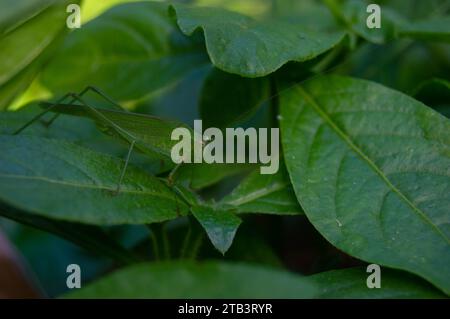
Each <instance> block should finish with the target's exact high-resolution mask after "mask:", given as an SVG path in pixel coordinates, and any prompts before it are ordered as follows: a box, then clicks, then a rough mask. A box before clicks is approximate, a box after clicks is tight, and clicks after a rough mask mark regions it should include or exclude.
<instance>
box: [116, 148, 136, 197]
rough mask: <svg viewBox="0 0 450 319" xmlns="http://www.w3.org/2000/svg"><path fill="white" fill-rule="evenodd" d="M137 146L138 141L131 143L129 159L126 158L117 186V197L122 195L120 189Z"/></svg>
mask: <svg viewBox="0 0 450 319" xmlns="http://www.w3.org/2000/svg"><path fill="white" fill-rule="evenodd" d="M135 144H136V141H132V142H131V143H130V148H129V149H128V153H127V157H126V158H125V164H124V166H123V168H122V172H121V173H120V178H119V183H118V184H117V188H116V191H115V193H114V194H115V195H118V194H119V193H120V187H121V186H122V182H123V178H124V177H125V173H126V171H127V167H128V163H129V161H130V158H131V153H132V152H133V148H134V145H135Z"/></svg>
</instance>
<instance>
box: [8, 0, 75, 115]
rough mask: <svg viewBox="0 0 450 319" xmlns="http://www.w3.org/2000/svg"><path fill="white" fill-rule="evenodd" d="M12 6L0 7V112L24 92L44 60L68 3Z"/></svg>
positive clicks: (61, 25) (18, 3) (61, 28)
mask: <svg viewBox="0 0 450 319" xmlns="http://www.w3.org/2000/svg"><path fill="white" fill-rule="evenodd" d="M12 2H13V3H9V1H8V2H7V3H6V4H3V5H1V7H0V12H2V13H1V15H0V47H1V48H2V49H1V51H0V109H4V108H6V107H8V106H9V103H10V102H11V101H12V100H13V99H14V98H15V97H16V96H17V95H18V94H19V93H20V92H22V91H23V90H24V89H26V88H27V86H28V85H29V84H30V83H31V81H32V80H33V78H34V77H35V76H36V74H37V72H38V70H39V69H40V68H41V66H42V64H43V63H44V62H45V61H46V60H47V58H48V53H49V51H51V50H52V48H53V47H54V43H55V42H56V41H57V40H58V38H59V37H60V35H61V34H62V32H63V31H64V30H66V29H65V19H66V10H65V5H67V4H68V3H69V2H68V1H43V2H41V3H37V1H32V2H29V3H25V1H12ZM76 2H77V1H75V2H74V3H76ZM3 12H5V13H3Z"/></svg>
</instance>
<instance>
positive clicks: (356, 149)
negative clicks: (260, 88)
mask: <svg viewBox="0 0 450 319" xmlns="http://www.w3.org/2000/svg"><path fill="white" fill-rule="evenodd" d="M297 88H298V91H299V93H300V94H301V95H302V96H303V97H304V99H305V100H306V101H307V102H308V103H309V104H310V105H311V106H312V107H313V108H314V110H315V111H316V112H317V113H318V114H319V116H320V117H321V118H322V119H323V120H324V121H325V122H326V123H327V124H328V125H329V126H330V127H331V128H332V129H333V130H334V131H335V132H336V134H338V136H340V137H341V138H342V139H343V140H344V141H345V142H346V143H347V144H348V146H349V147H350V148H351V149H352V150H353V151H354V152H355V153H357V154H358V155H359V156H360V157H361V158H362V159H363V160H364V161H365V162H366V163H367V164H368V165H369V166H370V168H372V169H373V170H374V171H375V173H377V174H378V175H379V176H380V178H381V179H382V180H383V181H384V182H385V183H386V184H387V185H388V187H389V188H390V189H391V190H392V191H393V192H394V193H396V194H397V195H398V196H399V197H400V198H401V199H402V200H403V201H405V202H406V203H407V204H408V205H409V206H410V207H411V208H412V210H413V211H414V212H416V214H418V215H419V217H421V218H422V219H423V220H424V221H425V222H426V223H428V224H429V225H430V226H431V228H432V229H433V230H434V231H435V232H437V233H438V234H439V235H440V236H441V237H443V238H444V240H445V241H446V242H447V244H450V239H449V238H447V237H446V236H445V235H444V233H442V231H441V230H440V229H439V228H438V227H437V226H436V225H434V224H433V222H432V221H431V220H430V219H429V218H428V216H427V215H426V214H425V213H424V212H423V211H422V210H420V209H419V208H418V207H416V206H415V205H414V204H413V202H412V201H411V200H409V199H408V198H407V197H406V196H405V195H404V194H403V193H402V192H401V191H400V190H399V189H398V188H397V187H395V185H394V184H392V182H391V181H390V180H389V179H388V178H387V176H385V175H384V173H383V171H382V170H381V169H380V168H379V167H378V166H377V165H376V164H375V163H374V162H373V161H372V160H371V159H370V158H369V157H368V156H367V155H366V154H365V153H364V152H363V151H362V150H361V149H360V148H359V147H358V146H357V145H356V144H355V143H354V142H353V141H352V140H351V139H350V137H349V136H347V135H346V134H345V133H344V131H343V130H342V129H341V128H340V127H339V126H338V125H337V124H336V123H334V122H333V120H332V119H331V118H330V117H329V116H328V114H327V113H326V112H325V111H324V110H323V109H322V108H321V107H320V105H319V104H318V103H317V102H316V100H315V99H314V98H313V96H312V95H311V94H310V93H308V91H307V90H306V89H305V88H303V87H302V86H300V85H299V86H298V87H297Z"/></svg>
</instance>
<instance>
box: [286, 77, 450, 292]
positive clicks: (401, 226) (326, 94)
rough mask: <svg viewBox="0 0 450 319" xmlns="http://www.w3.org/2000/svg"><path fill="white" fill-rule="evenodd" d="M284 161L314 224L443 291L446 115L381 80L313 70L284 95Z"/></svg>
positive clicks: (349, 248)
mask: <svg viewBox="0 0 450 319" xmlns="http://www.w3.org/2000/svg"><path fill="white" fill-rule="evenodd" d="M280 107H281V115H282V120H281V121H280V126H281V134H282V145H283V149H284V155H285V157H284V158H285V162H286V166H287V169H288V172H289V175H290V177H291V180H292V183H293V186H294V190H295V193H296V195H297V198H298V200H299V202H300V204H301V206H302V207H303V209H304V210H305V213H306V215H307V217H308V218H309V220H310V221H311V222H312V224H313V225H314V226H315V227H316V228H317V229H318V230H319V232H320V233H321V234H322V235H323V236H324V237H325V238H326V239H327V240H328V241H330V242H331V243H332V244H333V245H335V246H336V247H338V248H339V249H341V250H343V251H345V252H346V253H348V254H350V255H351V256H354V257H357V258H360V259H363V260H365V261H368V262H373V263H377V264H381V265H385V266H388V267H392V268H399V269H403V270H407V271H409V272H412V273H415V274H417V275H419V276H421V277H423V278H425V279H427V280H428V281H430V282H431V283H433V284H434V285H436V286H437V287H439V288H441V289H442V290H443V291H445V292H446V293H450V273H449V271H450V269H449V268H448V265H449V264H450V249H449V238H448V236H449V234H450V227H449V226H450V215H449V208H450V197H449V196H448V194H450V171H449V167H450V123H449V122H448V120H447V119H446V118H444V117H443V116H441V115H440V114H438V113H436V112H434V111H433V110H431V109H429V108H427V107H426V106H425V105H423V104H422V103H420V102H417V101H416V100H414V99H412V98H410V97H408V96H405V95H403V94H401V93H399V92H396V91H393V90H390V89H388V88H385V87H383V86H381V85H378V84H375V83H372V82H368V81H364V80H356V79H351V78H345V77H338V76H329V77H319V78H316V79H313V80H311V81H308V82H306V83H305V84H304V85H302V86H300V85H299V86H296V87H294V88H292V89H291V90H289V91H287V92H286V93H285V94H283V95H282V97H281V101H280Z"/></svg>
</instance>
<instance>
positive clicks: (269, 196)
mask: <svg viewBox="0 0 450 319" xmlns="http://www.w3.org/2000/svg"><path fill="white" fill-rule="evenodd" d="M220 205H223V206H225V207H229V206H231V207H232V208H233V209H235V210H236V211H237V212H239V213H267V214H279V215H293V214H301V213H302V212H303V211H302V209H301V207H300V205H299V204H298V201H297V198H296V197H295V193H294V190H293V188H292V185H291V183H290V181H289V176H288V175H287V172H286V170H285V168H284V166H283V165H281V167H280V170H279V171H278V172H277V173H276V174H273V175H261V173H260V172H259V169H257V170H255V171H254V172H252V173H251V174H250V175H249V176H248V177H247V178H245V179H244V180H243V181H242V182H241V183H240V184H239V185H238V186H237V187H236V188H235V189H234V190H233V191H232V192H231V194H229V195H227V196H225V197H224V198H223V199H222V200H221V202H220Z"/></svg>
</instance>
